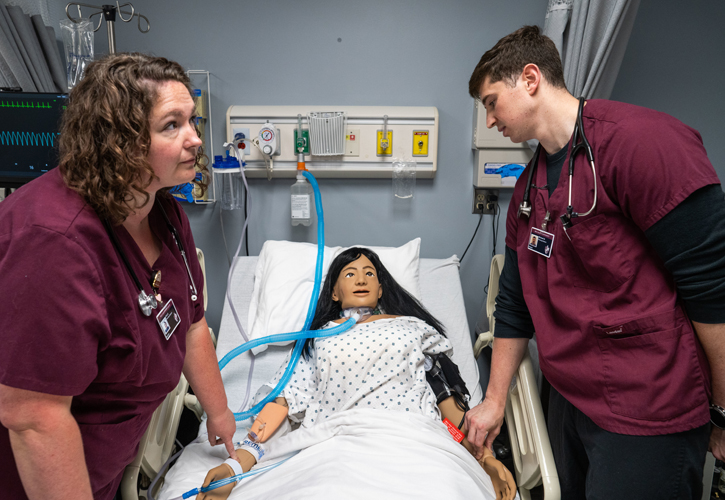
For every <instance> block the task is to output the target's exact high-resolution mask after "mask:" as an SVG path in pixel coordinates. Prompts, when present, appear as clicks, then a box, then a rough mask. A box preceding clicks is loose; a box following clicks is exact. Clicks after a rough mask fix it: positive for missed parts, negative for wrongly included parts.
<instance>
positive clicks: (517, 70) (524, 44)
mask: <svg viewBox="0 0 725 500" xmlns="http://www.w3.org/2000/svg"><path fill="white" fill-rule="evenodd" d="M527 64H536V65H537V66H538V67H539V69H540V70H541V72H542V73H543V75H544V77H545V78H546V81H547V82H549V83H550V84H551V85H553V86H554V87H557V88H566V84H565V83H564V69H563V68H562V65H561V57H559V51H558V50H556V45H554V42H552V41H551V38H549V37H548V36H544V35H543V34H542V33H541V30H540V29H539V27H538V26H524V27H523V28H520V29H518V30H516V31H514V32H513V33H511V34H510V35H506V36H505V37H503V38H502V39H501V40H499V41H498V42H497V43H496V45H494V46H493V48H492V49H490V50H488V51H487V52H486V53H485V54H483V57H481V60H480V61H479V62H478V64H477V65H476V69H474V70H473V74H472V75H471V79H470V80H469V81H468V93H469V94H471V97H473V98H474V99H479V98H480V95H479V93H480V92H481V85H483V82H484V80H486V77H489V78H490V81H491V83H496V82H500V81H505V82H506V83H508V84H510V85H514V84H515V82H516V78H517V77H518V76H519V75H520V74H521V72H522V71H523V70H524V67H525V66H526V65H527Z"/></svg>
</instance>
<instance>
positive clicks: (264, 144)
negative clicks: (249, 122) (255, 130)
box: [259, 122, 277, 156]
mask: <svg viewBox="0 0 725 500" xmlns="http://www.w3.org/2000/svg"><path fill="white" fill-rule="evenodd" d="M259 146H260V148H261V149H262V152H263V153H264V154H266V155H267V156H272V155H273V154H276V153H277V129H276V128H275V127H274V125H272V124H271V123H270V122H267V123H265V124H264V126H263V127H262V128H261V129H259Z"/></svg>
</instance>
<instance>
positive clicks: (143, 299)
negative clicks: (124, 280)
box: [138, 290, 159, 316]
mask: <svg viewBox="0 0 725 500" xmlns="http://www.w3.org/2000/svg"><path fill="white" fill-rule="evenodd" d="M138 305H139V307H140V308H141V312H142V313H143V314H144V316H151V312H152V311H153V310H154V309H156V308H157V307H159V302H158V301H157V300H156V297H154V296H153V295H148V294H147V293H146V292H145V291H143V290H141V292H140V293H139V294H138Z"/></svg>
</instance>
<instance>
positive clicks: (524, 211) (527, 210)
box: [518, 97, 597, 236]
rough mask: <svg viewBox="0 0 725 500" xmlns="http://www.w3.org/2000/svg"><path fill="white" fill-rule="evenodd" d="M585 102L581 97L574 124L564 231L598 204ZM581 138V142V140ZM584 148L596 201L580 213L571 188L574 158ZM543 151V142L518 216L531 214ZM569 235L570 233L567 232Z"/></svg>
mask: <svg viewBox="0 0 725 500" xmlns="http://www.w3.org/2000/svg"><path fill="white" fill-rule="evenodd" d="M584 102H585V99H584V98H583V97H580V98H579V111H578V113H577V116H576V123H575V124H574V134H573V135H572V138H571V144H572V146H571V153H570V154H569V205H568V206H567V207H566V213H564V214H562V215H560V216H559V218H560V219H561V223H562V225H563V226H564V231H566V230H567V229H569V228H570V227H571V226H572V222H571V220H572V219H573V218H574V217H582V216H585V215H589V214H590V213H592V211H594V209H595V208H596V206H597V170H596V168H595V167H594V155H593V154H592V147H591V145H590V144H589V141H588V140H587V136H586V135H584V125H583V123H582V110H583V109H584ZM580 139H581V142H579V140H580ZM582 149H583V150H584V152H585V154H586V157H587V160H589V165H591V167H592V174H593V175H594V201H593V203H592V207H591V208H590V209H589V210H587V211H586V212H583V213H579V212H575V211H574V208H573V207H572V204H571V189H572V184H573V180H574V159H575V158H576V154H577V153H578V152H579V151H580V150H582ZM540 153H541V144H539V145H538V147H537V148H536V152H535V153H534V161H533V164H532V165H531V169H530V170H529V177H528V179H527V181H526V190H525V191H524V197H523V200H522V201H521V204H520V205H519V211H518V216H519V217H521V216H522V215H523V216H525V217H526V218H527V219H528V218H529V217H530V216H531V202H530V201H529V200H530V192H531V187H532V180H533V178H534V173H535V172H536V168H537V167H538V165H539V154H540ZM567 236H568V233H567Z"/></svg>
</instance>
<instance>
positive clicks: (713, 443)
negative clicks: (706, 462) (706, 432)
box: [709, 425, 725, 460]
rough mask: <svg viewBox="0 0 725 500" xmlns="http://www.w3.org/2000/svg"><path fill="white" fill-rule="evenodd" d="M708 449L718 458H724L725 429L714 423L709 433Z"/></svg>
mask: <svg viewBox="0 0 725 500" xmlns="http://www.w3.org/2000/svg"><path fill="white" fill-rule="evenodd" d="M709 450H710V452H711V453H712V454H713V455H714V456H715V458H717V459H718V460H725V431H723V430H722V429H718V428H717V427H715V426H714V425H713V426H712V432H711V433H710V447H709Z"/></svg>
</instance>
